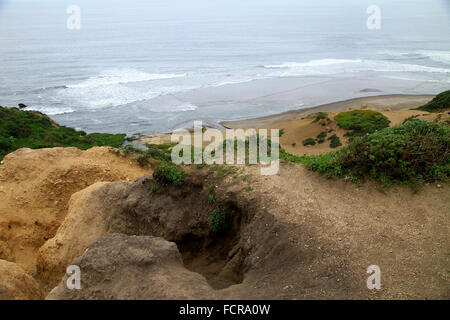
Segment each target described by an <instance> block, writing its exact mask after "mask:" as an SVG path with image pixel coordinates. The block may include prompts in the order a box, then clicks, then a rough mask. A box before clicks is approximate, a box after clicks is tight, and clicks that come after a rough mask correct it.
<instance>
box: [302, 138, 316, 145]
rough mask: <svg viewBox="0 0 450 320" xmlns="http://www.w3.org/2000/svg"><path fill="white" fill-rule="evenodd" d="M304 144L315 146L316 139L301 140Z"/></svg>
mask: <svg viewBox="0 0 450 320" xmlns="http://www.w3.org/2000/svg"><path fill="white" fill-rule="evenodd" d="M302 143H303V145H304V146H315V145H316V139H313V138H308V139H305V140H303V141H302Z"/></svg>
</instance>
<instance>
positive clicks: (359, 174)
mask: <svg viewBox="0 0 450 320" xmlns="http://www.w3.org/2000/svg"><path fill="white" fill-rule="evenodd" d="M301 162H303V163H305V164H306V165H307V166H308V167H309V168H310V169H311V170H314V171H319V172H323V173H325V174H327V176H338V177H344V176H348V178H350V179H352V180H361V179H364V178H365V177H368V178H370V179H373V180H376V181H380V182H381V183H382V184H383V185H389V184H392V183H407V184H409V185H410V186H412V187H413V188H416V187H417V186H419V185H421V184H423V183H424V182H429V181H435V180H447V179H448V177H449V175H450V127H448V126H445V125H441V124H437V123H434V122H430V121H423V120H411V121H408V122H407V123H405V124H402V125H400V126H396V127H392V128H386V129H383V130H381V131H379V132H376V133H374V134H371V135H369V136H365V137H358V138H355V139H354V140H353V141H352V142H351V143H350V144H349V145H347V146H346V147H344V148H342V149H340V150H339V151H335V152H331V153H329V154H326V155H320V156H310V157H303V158H301Z"/></svg>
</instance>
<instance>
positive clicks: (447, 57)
mask: <svg viewBox="0 0 450 320" xmlns="http://www.w3.org/2000/svg"><path fill="white" fill-rule="evenodd" d="M419 53H420V54H422V55H424V56H426V57H428V58H430V59H431V60H434V61H437V62H441V63H444V64H448V65H450V51H433V50H429V51H419Z"/></svg>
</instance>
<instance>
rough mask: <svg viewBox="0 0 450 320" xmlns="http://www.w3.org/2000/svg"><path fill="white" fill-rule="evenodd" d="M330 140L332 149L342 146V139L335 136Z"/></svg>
mask: <svg viewBox="0 0 450 320" xmlns="http://www.w3.org/2000/svg"><path fill="white" fill-rule="evenodd" d="M328 140H330V148H337V147H340V146H342V143H341V139H340V138H339V137H338V136H337V135H335V134H333V135H332V136H331V137H329V138H328Z"/></svg>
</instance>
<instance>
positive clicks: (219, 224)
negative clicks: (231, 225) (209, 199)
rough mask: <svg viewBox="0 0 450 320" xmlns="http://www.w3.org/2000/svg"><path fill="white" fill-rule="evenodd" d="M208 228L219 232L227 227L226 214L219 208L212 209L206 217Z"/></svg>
mask: <svg viewBox="0 0 450 320" xmlns="http://www.w3.org/2000/svg"><path fill="white" fill-rule="evenodd" d="M208 224H209V228H210V229H211V231H212V232H215V233H217V232H220V231H223V230H225V229H226V228H227V221H226V216H225V214H224V213H222V212H220V211H219V209H214V210H213V211H212V212H211V214H210V215H209V218H208Z"/></svg>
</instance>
